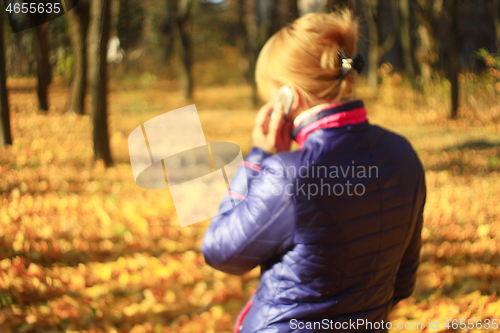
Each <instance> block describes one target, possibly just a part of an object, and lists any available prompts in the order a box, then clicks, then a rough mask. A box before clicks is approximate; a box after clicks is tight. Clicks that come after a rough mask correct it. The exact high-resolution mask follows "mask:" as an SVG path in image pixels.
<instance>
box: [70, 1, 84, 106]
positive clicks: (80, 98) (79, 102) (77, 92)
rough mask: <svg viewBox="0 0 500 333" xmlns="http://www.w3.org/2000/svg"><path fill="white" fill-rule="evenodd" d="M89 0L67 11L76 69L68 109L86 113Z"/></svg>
mask: <svg viewBox="0 0 500 333" xmlns="http://www.w3.org/2000/svg"><path fill="white" fill-rule="evenodd" d="M89 10H90V4H89V2H88V0H80V2H79V4H78V5H77V7H76V8H74V9H73V10H70V11H68V12H67V20H68V21H67V22H68V27H69V36H70V41H71V47H72V48H73V58H74V60H75V62H74V69H73V77H72V79H71V85H70V88H69V96H68V101H67V104H66V111H69V112H74V113H76V114H80V115H82V114H84V107H85V91H86V88H87V32H88V27H89V19H90V17H89V15H90V13H89Z"/></svg>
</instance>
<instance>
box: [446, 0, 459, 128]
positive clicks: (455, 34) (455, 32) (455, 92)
mask: <svg viewBox="0 0 500 333" xmlns="http://www.w3.org/2000/svg"><path fill="white" fill-rule="evenodd" d="M450 11H451V50H450V59H449V66H450V70H449V80H450V83H451V114H450V116H451V118H452V119H456V118H457V117H458V100H459V83H458V74H459V71H460V68H459V63H458V57H459V55H460V23H459V22H460V8H459V1H458V0H452V2H451V8H450Z"/></svg>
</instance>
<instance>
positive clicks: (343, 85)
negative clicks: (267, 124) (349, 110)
mask: <svg viewBox="0 0 500 333" xmlns="http://www.w3.org/2000/svg"><path fill="white" fill-rule="evenodd" d="M357 35H358V23H357V21H356V20H355V19H354V17H353V15H352V13H351V12H350V11H349V10H342V11H339V12H334V13H330V14H321V13H311V14H307V15H305V16H303V17H301V18H299V19H297V20H295V21H294V22H293V23H292V24H290V25H288V26H286V27H284V28H282V29H281V30H280V31H278V32H277V33H276V34H274V35H273V36H272V37H271V38H270V39H269V40H268V41H267V42H266V44H265V45H264V47H263V48H262V50H261V52H260V54H259V58H258V60H257V65H256V70H255V79H256V83H257V87H258V90H259V93H260V95H261V96H262V97H263V98H264V99H265V100H269V99H270V97H272V96H271V93H272V92H273V91H275V90H277V89H279V87H280V86H282V85H288V86H290V87H295V88H296V89H297V90H298V92H299V93H300V95H301V96H302V97H303V98H304V99H305V101H306V102H307V103H308V104H313V103H315V102H318V101H323V102H335V101H340V100H343V99H347V98H351V97H352V96H353V74H352V72H351V73H349V74H348V75H347V76H346V77H345V78H344V79H343V80H341V79H340V75H341V68H342V66H341V58H340V57H339V50H340V47H343V48H344V50H345V52H346V53H347V55H348V56H350V57H352V56H354V53H355V52H356V42H357Z"/></svg>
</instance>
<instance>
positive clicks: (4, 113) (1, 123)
mask: <svg viewBox="0 0 500 333" xmlns="http://www.w3.org/2000/svg"><path fill="white" fill-rule="evenodd" d="M6 81H7V71H6V70H5V49H4V44H3V21H0V145H1V146H5V145H11V144H12V135H11V131H10V114H9V96H8V93H7V84H6Z"/></svg>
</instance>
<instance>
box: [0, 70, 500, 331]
mask: <svg viewBox="0 0 500 333" xmlns="http://www.w3.org/2000/svg"><path fill="white" fill-rule="evenodd" d="M382 70H383V71H385V72H382V73H379V74H380V75H381V76H382V78H383V85H382V87H381V89H380V90H379V92H378V95H377V96H373V95H370V94H369V91H368V90H366V91H365V90H364V89H363V88H360V89H359V91H358V95H359V96H360V97H361V98H363V99H364V100H365V104H366V105H367V109H368V113H369V119H370V121H371V122H372V123H377V124H380V125H382V126H385V127H388V128H389V129H392V130H395V131H398V132H399V133H402V134H403V135H405V136H407V137H408V138H409V139H410V141H411V142H412V143H413V145H414V147H415V149H416V150H417V152H418V153H419V155H420V157H421V159H422V162H423V164H424V166H425V169H426V178H427V186H428V197H427V205H426V210H425V222H424V230H423V241H424V244H423V248H422V264H421V266H420V269H419V277H418V281H417V287H416V291H415V293H414V295H413V296H412V297H411V298H409V299H407V300H404V301H402V302H401V303H400V304H399V305H398V306H397V307H396V308H395V309H394V311H393V313H392V315H391V320H392V321H393V322H408V321H420V322H423V324H424V331H432V330H430V329H429V328H428V327H427V326H426V325H427V322H428V321H429V320H436V319H439V320H440V322H441V320H442V321H443V322H445V321H446V320H448V319H454V318H456V319H469V318H474V319H487V318H489V319H495V318H497V319H500V299H499V298H498V295H497V293H498V291H499V290H500V268H499V264H500V252H499V249H500V201H499V200H500V199H499V194H500V174H499V172H500V134H499V133H500V130H499V129H500V125H499V119H500V117H499V116H498V115H499V114H500V108H499V107H498V105H500V103H499V104H496V105H495V103H491V101H490V102H488V101H484V100H482V99H479V100H478V101H476V105H475V106H473V105H471V104H470V103H465V104H464V105H466V106H465V107H464V117H463V119H461V120H457V121H450V120H447V113H448V111H447V110H448V106H447V105H446V102H444V101H445V100H446V99H445V98H444V97H443V96H445V95H446V94H447V89H449V87H448V86H447V85H446V84H441V83H436V84H435V86H434V88H433V93H431V94H428V95H427V97H426V98H423V97H421V96H417V95H415V93H413V92H412V91H411V90H409V89H406V88H404V87H403V85H401V76H398V74H397V73H396V74H393V73H390V72H391V68H389V67H388V66H386V67H382ZM467 80H468V79H467ZM471 80H472V79H471ZM461 82H462V84H469V83H471V82H469V81H466V79H463V80H462V81H461ZM141 84H142V83H141V82H140V81H139V82H138V83H136V84H135V85H134V84H128V85H127V84H125V83H122V84H120V85H118V84H117V83H112V84H111V92H110V96H109V101H110V119H109V122H110V133H111V149H112V154H113V158H114V159H115V161H116V163H115V165H114V166H113V167H111V168H105V167H104V165H103V164H102V163H93V162H92V158H93V152H92V141H91V140H92V137H91V122H90V119H89V116H88V115H85V116H78V115H74V114H68V113H63V110H64V103H65V96H66V88H65V87H64V86H63V85H59V84H58V83H57V81H56V82H55V83H54V85H53V87H52V90H51V95H50V99H51V101H52V103H51V105H54V106H53V107H52V109H51V110H49V113H48V114H46V115H45V114H39V113H37V111H36V95H35V90H34V82H33V81H31V80H12V81H10V82H9V87H10V89H11V105H12V109H13V112H12V127H13V137H14V145H13V146H11V147H6V148H0V307H1V308H0V326H1V327H2V330H3V331H5V332H25V333H26V332H46V331H47V332H48V331H52V332H53V331H66V332H76V331H81V332H83V331H85V332H129V331H131V332H148V333H149V332H154V333H160V332H165V333H167V332H196V333H198V332H230V331H231V330H232V325H233V323H234V320H235V318H236V315H237V314H238V311H239V310H240V308H241V307H242V306H243V304H244V303H245V302H246V300H247V299H248V297H249V295H250V293H251V292H252V290H253V289H255V288H256V286H257V284H258V276H259V270H258V268H257V269H255V270H253V271H252V272H250V273H248V274H246V275H245V276H243V277H237V276H230V275H227V274H224V273H221V272H218V271H216V270H214V269H212V268H211V267H209V266H208V265H206V264H205V262H204V258H203V255H202V254H201V253H200V247H201V240H202V237H203V233H204V230H205V228H206V227H207V225H208V221H205V222H202V223H198V224H195V225H193V226H189V227H184V228H181V227H180V226H179V222H178V220H177V217H176V213H175V209H174V206H173V203H172V201H171V198H170V195H169V193H168V191H156V190H144V189H141V188H139V187H137V186H136V185H135V183H134V181H133V176H132V171H131V167H130V162H129V159H128V149H127V137H128V134H129V133H130V132H131V131H132V130H133V129H134V128H135V127H136V126H138V125H139V124H141V123H142V122H144V121H145V120H148V119H150V118H152V117H154V116H156V115H159V114H162V113H164V112H166V111H170V110H173V109H175V108H177V107H181V106H184V105H185V104H184V103H185V102H184V101H183V100H182V95H181V93H180V91H178V90H176V88H175V87H176V86H175V84H174V83H171V82H163V81H157V82H154V83H152V84H150V83H148V84H147V87H146V86H142V85H141ZM492 86H493V88H492V89H493V90H491V96H489V98H495V99H496V100H498V99H499V96H500V91H498V89H497V88H496V87H495V84H494V83H492ZM487 91H490V90H487ZM250 94H251V92H250V89H249V88H247V87H238V86H234V87H207V88H200V89H198V90H196V91H195V96H194V98H195V103H196V106H197V108H198V110H199V113H200V119H201V122H202V125H203V128H204V130H205V135H206V138H207V141H217V140H224V141H232V142H235V143H237V144H239V145H240V146H241V147H242V149H243V152H244V153H245V152H248V151H249V149H250V132H251V128H252V125H253V122H254V121H253V117H254V116H255V113H256V110H253V109H251V108H250V105H249V102H247V100H248V97H249V96H250ZM464 98H468V97H467V96H466V97H464ZM471 110H474V112H473V111H471ZM476 113H481V116H475V114H476ZM445 330H446V329H440V330H439V331H445ZM481 330H482V331H486V330H484V329H481ZM404 331H405V330H396V329H394V330H392V332H404ZM434 331H436V330H434ZM450 331H452V330H450ZM473 331H475V330H470V332H473ZM490 331H494V330H490Z"/></svg>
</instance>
